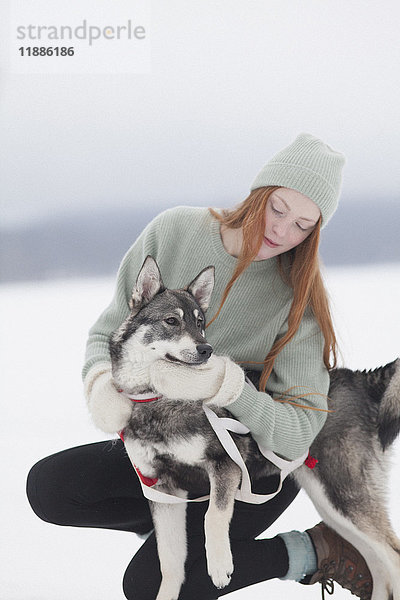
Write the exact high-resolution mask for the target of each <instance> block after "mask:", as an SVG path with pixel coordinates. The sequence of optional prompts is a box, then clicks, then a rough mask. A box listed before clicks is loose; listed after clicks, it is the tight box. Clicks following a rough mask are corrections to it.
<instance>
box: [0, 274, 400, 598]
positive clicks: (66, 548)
mask: <svg viewBox="0 0 400 600" xmlns="http://www.w3.org/2000/svg"><path fill="white" fill-rule="evenodd" d="M326 280H327V284H328V288H329V290H330V292H331V297H332V302H333V311H334V315H335V322H336V327H337V331H338V334H339V343H340V346H341V349H342V363H343V364H345V365H346V366H348V367H350V368H361V369H363V368H374V367H377V366H379V365H381V364H385V363H386V362H389V361H391V360H393V359H394V358H395V357H397V356H399V355H400V344H399V340H400V318H399V305H400V264H398V265H390V266H384V265H381V266H376V267H372V266H370V267H363V268H358V267H351V268H350V267H349V268H343V269H329V270H328V271H327V273H326ZM112 290H113V281H112V279H109V278H106V279H88V280H74V281H71V280H66V281H56V282H43V283H41V282H40V283H31V284H13V285H3V286H2V287H0V314H1V329H0V336H1V337H0V339H1V366H2V373H3V375H2V377H1V388H2V389H1V391H2V393H1V397H2V402H3V407H4V409H3V417H2V419H1V424H0V428H1V437H0V443H1V457H2V459H1V487H2V492H1V495H0V505H1V512H0V519H1V539H2V544H1V551H0V565H1V568H0V599H1V600H71V599H74V598H79V600H122V599H123V597H124V596H123V594H122V591H121V584H120V582H121V579H122V575H123V572H124V569H125V566H126V565H127V563H128V562H129V560H130V558H131V556H132V555H133V553H134V552H135V550H136V549H137V548H138V547H139V544H140V540H138V539H137V538H136V536H134V535H131V534H127V533H123V532H112V531H102V530H90V529H76V528H69V527H57V526H54V525H50V524H47V523H43V522H41V521H40V520H39V519H38V518H37V517H36V516H35V515H34V513H33V512H32V511H31V510H30V508H29V505H28V502H27V500H26V498H25V479H26V474H27V472H28V470H29V468H30V466H31V465H32V464H33V463H34V462H36V461H37V460H38V459H40V458H42V457H43V456H46V455H48V454H51V453H53V452H56V451H58V450H61V449H63V448H66V447H69V446H74V445H78V444H83V443H87V442H91V441H97V440H100V439H104V437H105V436H104V435H103V434H101V433H99V432H97V431H96V430H95V429H94V427H93V426H92V425H91V423H90V421H89V417H88V414H87V412H86V407H85V403H84V400H83V396H82V388H81V380H80V368H81V363H82V358H83V352H84V344H85V338H86V332H87V330H88V328H89V326H90V325H91V324H92V322H93V321H94V320H95V318H96V317H97V315H98V314H99V312H100V311H101V310H102V309H103V308H104V306H105V305H106V304H107V303H108V302H109V300H110V297H111V294H112ZM399 464H400V444H399V441H398V442H397V443H396V445H395V454H394V460H393V469H392V473H391V479H390V496H389V506H390V512H391V516H392V520H393V524H394V527H395V529H396V530H397V532H398V533H399V534H400V505H399V503H398V496H399V494H400V470H399V467H398V465H399ZM318 520H319V518H318V515H317V514H316V512H315V510H314V508H313V506H312V505H311V503H310V502H309V500H308V499H307V498H306V496H305V495H304V494H301V495H299V497H298V498H297V499H296V501H295V502H294V503H293V505H292V506H291V507H290V508H289V509H288V510H287V511H286V513H285V514H284V515H283V516H282V517H281V518H280V519H279V521H278V522H277V523H276V524H275V525H274V527H273V528H271V529H270V530H269V531H268V534H267V535H268V536H273V535H275V534H276V533H278V532H279V531H286V530H290V529H304V528H307V527H310V526H312V525H313V524H314V523H316V522H317V521H318ZM228 597H229V598H232V600H234V599H237V600H239V599H240V600H244V599H247V600H248V599H250V598H251V599H252V600H265V599H266V598H268V599H269V600H275V599H276V600H277V599H280V598H282V597H287V598H290V597H293V598H294V597H296V598H297V599H300V600H302V599H305V598H307V600H312V599H313V598H315V599H317V598H320V586H312V587H305V586H299V585H298V584H295V583H288V582H285V583H284V582H280V581H270V582H265V583H262V584H259V585H257V586H253V587H252V588H248V589H246V590H243V591H239V592H235V593H233V594H231V595H230V596H228ZM350 597H351V596H350V593H349V592H344V591H342V590H339V588H337V592H336V595H335V599H337V600H340V599H341V598H343V599H345V598H350Z"/></svg>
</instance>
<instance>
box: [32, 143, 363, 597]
mask: <svg viewBox="0 0 400 600" xmlns="http://www.w3.org/2000/svg"><path fill="white" fill-rule="evenodd" d="M343 164H344V157H343V156H342V155H341V154H340V153H338V152H335V151H334V150H332V148H330V147H329V146H327V145H326V144H324V143H323V142H322V141H321V140H319V139H317V138H315V137H314V136H312V135H309V134H301V135H299V136H298V137H297V138H296V140H295V141H294V142H293V143H292V144H291V145H290V146H288V147H287V148H285V149H283V150H282V151H281V152H279V153H278V154H277V155H276V156H275V157H273V158H272V159H271V160H270V161H269V162H268V163H267V165H266V166H265V167H264V168H263V169H262V170H261V172H260V173H259V175H258V176H257V178H256V180H255V181H254V183H253V185H252V187H251V193H250V195H249V197H248V198H247V199H246V200H245V201H244V202H243V203H242V204H241V205H239V206H238V207H237V208H235V209H233V210H229V211H217V210H211V209H210V210H209V209H205V208H191V207H177V208H173V209H171V210H167V211H165V212H163V213H161V214H160V215H158V217H156V218H155V219H154V220H153V221H152V222H151V223H150V224H149V225H148V226H147V227H146V228H145V230H144V231H143V232H142V234H141V235H140V236H139V238H138V239H137V241H136V242H135V243H134V245H133V246H132V248H131V249H130V250H129V251H128V253H127V254H126V256H125V258H124V259H123V261H122V264H121V267H120V270H119V274H118V281H117V287H116V292H115V295H114V298H113V300H112V302H111V304H110V305H109V306H108V308H107V309H106V310H105V311H104V312H103V313H102V315H101V316H100V317H99V319H98V320H97V322H96V323H95V325H94V326H93V327H92V329H91V330H90V334H89V340H88V344H87V354H86V362H85V366H84V369H83V376H84V382H85V394H86V397H87V400H88V405H89V409H90V411H91V413H92V417H93V420H94V422H95V423H96V424H97V425H98V426H99V427H100V428H101V429H103V430H104V431H107V432H117V431H119V430H121V429H123V428H124V426H125V425H126V423H127V421H128V419H129V415H130V409H131V403H130V400H128V399H126V398H124V397H123V396H122V395H121V394H119V393H118V392H117V391H116V389H115V387H114V386H113V381H112V376H111V370H110V357H109V351H108V340H109V336H110V334H111V332H112V331H114V330H115V329H116V328H117V327H118V326H119V325H120V324H121V323H122V321H123V320H124V319H125V318H126V316H127V315H128V313H129V307H128V301H129V299H130V296H131V292H132V289H133V287H134V284H135V280H136V276H137V274H138V272H139V269H140V267H141V265H142V263H143V260H144V259H145V257H146V256H147V255H148V254H150V255H151V256H153V257H154V258H155V259H156V261H157V262H158V264H159V266H160V270H161V273H162V277H163V281H164V284H165V285H166V287H169V288H180V287H183V286H185V285H187V284H188V283H189V282H190V281H191V280H192V279H193V277H194V276H195V275H196V274H197V273H199V272H200V271H201V270H202V269H203V268H204V267H206V266H208V265H214V266H215V288H214V291H213V294H212V299H211V304H210V306H209V308H208V313H207V314H208V320H209V324H208V329H207V339H208V341H209V343H210V344H211V345H212V347H213V349H214V352H215V354H217V355H218V354H221V355H228V356H230V358H231V359H232V360H233V361H235V362H237V363H240V364H241V365H242V366H243V367H244V368H246V367H247V368H252V369H259V370H260V371H262V376H261V380H260V391H256V390H254V389H252V388H251V387H250V386H249V385H248V384H247V383H242V384H241V387H240V389H238V390H236V391H235V395H234V397H232V398H231V399H230V400H229V401H228V402H227V403H226V406H227V407H228V409H229V410H230V411H231V412H232V414H233V415H234V416H235V417H236V418H237V419H239V420H240V421H241V422H242V423H244V424H245V425H247V426H248V427H249V429H250V431H251V432H252V435H253V437H254V438H255V439H256V440H257V441H259V442H260V443H262V445H263V446H264V447H268V448H270V449H272V450H273V451H274V452H276V453H277V454H280V455H282V456H283V457H285V458H287V459H295V458H297V457H299V456H301V455H302V454H303V453H304V452H305V451H306V450H307V449H308V448H309V446H310V445H311V443H312V441H313V439H314V437H315V436H316V435H317V433H318V432H319V430H320V429H321V428H322V426H323V425H324V422H325V419H326V412H325V410H326V408H327V397H326V395H327V393H328V386H329V373H328V371H329V369H330V368H332V366H334V364H335V361H336V354H335V346H336V340H335V335H334V331H333V326H332V321H331V317H330V312H329V307H328V301H327V297H326V293H325V290H324V286H323V283H322V280H321V275H320V271H319V263H318V244H319V235H320V230H321V229H322V228H323V227H324V226H325V225H326V224H327V222H328V221H329V219H330V217H331V216H332V214H333V213H334V211H335V209H336V206H337V201H338V196H339V190H340V182H341V171H342V167H343ZM331 359H332V364H331V362H330V361H331ZM174 368H176V369H177V373H178V371H179V370H180V369H183V370H184V369H185V368H187V367H184V366H182V365H174ZM201 377H208V380H207V382H206V384H207V386H208V389H210V392H211V393H210V395H212V394H216V393H217V392H218V391H219V390H220V388H221V387H222V386H224V385H225V382H224V377H223V374H222V375H221V374H220V373H215V377H213V376H211V377H210V371H209V370H208V371H201V370H198V371H196V373H193V372H191V382H192V385H193V386H196V385H197V384H199V385H200V384H201V385H202V386H203V385H204V383H205V382H204V381H200V380H198V381H196V378H201ZM158 391H161V392H162V390H158ZM278 397H279V398H280V399H281V400H282V397H283V398H284V399H286V400H287V402H279V401H277V399H278ZM293 397H294V398H296V397H301V402H299V401H298V400H297V402H296V401H294V402H293ZM291 400H292V403H291V402H290V401H291ZM299 405H300V406H299ZM315 409H318V410H315ZM321 409H322V410H321ZM275 485H276V484H275ZM273 489H275V488H274V482H272V481H268V480H266V481H265V482H263V492H264V493H268V491H273ZM297 493H298V489H297V488H296V486H295V484H294V483H293V482H292V481H291V480H286V482H285V484H284V487H283V489H282V491H281V492H280V493H279V494H278V495H277V496H276V497H275V498H274V499H273V500H271V501H270V502H267V503H265V504H261V505H252V504H245V503H242V502H236V505H235V510H234V515H233V519H232V524H231V529H230V535H231V543H232V553H233V559H234V564H235V570H234V573H233V576H232V580H231V583H230V584H229V586H228V587H226V588H225V589H223V590H217V589H216V588H215V587H214V586H213V584H212V582H211V580H210V578H209V576H208V574H207V567H206V564H205V554H204V537H203V535H204V534H203V517H204V512H205V509H206V506H204V504H205V503H199V504H196V503H194V504H190V505H189V507H188V559H187V563H186V582H185V584H184V586H183V588H182V591H181V594H180V600H197V599H198V600H212V599H215V598H218V597H220V596H224V595H226V594H229V593H230V592H232V591H234V590H237V589H240V588H243V587H246V586H249V585H251V584H253V583H257V582H260V581H264V580H268V579H272V578H276V577H277V578H281V579H292V580H295V581H299V582H301V583H303V584H312V583H316V582H320V583H322V585H323V586H324V587H325V588H327V589H328V586H330V587H333V582H334V581H335V582H338V583H339V584H340V585H342V586H343V587H345V588H346V589H349V590H351V591H352V593H353V594H355V595H356V596H358V597H359V598H362V600H368V599H369V598H370V597H371V591H372V580H371V575H370V573H369V570H368V567H367V565H366V563H365V561H364V560H363V558H362V557H361V556H360V555H359V553H358V552H357V551H356V550H355V549H354V548H353V547H352V546H351V545H350V544H349V543H347V542H346V541H345V540H343V539H342V538H340V537H339V536H338V535H337V534H336V533H334V532H333V531H332V530H330V529H329V528H328V527H327V526H326V525H325V524H324V523H320V524H319V525H316V526H315V527H314V528H313V529H310V530H308V531H307V532H297V531H292V532H289V533H283V534H280V535H279V536H276V537H275V538H272V539H262V540H255V538H256V537H257V536H258V535H260V534H261V533H262V532H263V531H265V530H266V529H267V528H268V527H269V526H270V525H271V524H272V523H273V522H274V521H275V520H276V519H277V517H278V516H279V515H280V514H281V513H282V512H283V511H284V510H285V509H286V508H287V506H288V505H289V504H290V503H291V502H292V501H293V500H294V498H295V497H296V495H297ZM28 497H29V500H30V502H31V505H32V507H33V510H34V511H35V512H36V514H37V515H38V516H39V517H41V518H42V519H44V520H45V521H48V522H51V523H57V524H60V525H75V526H78V527H102V528H108V529H118V530H123V531H130V532H135V533H137V534H146V533H148V532H151V530H152V522H151V516H150V512H149V508H148V504H147V501H146V500H145V499H144V497H143V495H142V492H141V488H140V484H139V482H138V480H137V476H136V474H135V472H134V470H133V469H132V467H131V464H130V462H129V459H128V458H127V456H126V453H125V452H124V447H123V444H122V442H120V441H118V442H115V443H110V442H100V443H97V444H89V445H86V446H82V447H78V448H72V449H69V450H65V451H63V452H60V453H58V454H56V455H54V456H50V457H48V458H45V459H43V460H42V461H40V462H39V463H38V464H37V465H35V466H34V467H33V468H32V470H31V472H30V474H29V477H28ZM159 583H160V572H159V564H158V558H157V549H156V543H155V538H154V533H150V534H149V535H148V537H147V539H146V541H145V543H144V544H143V545H142V547H141V548H140V550H139V551H138V553H137V554H136V556H134V558H133V559H132V561H131V563H130V565H129V566H128V568H127V571H126V574H125V578H124V592H125V595H126V597H127V598H128V599H133V598H135V600H154V598H155V597H156V595H157V591H158V587H159Z"/></svg>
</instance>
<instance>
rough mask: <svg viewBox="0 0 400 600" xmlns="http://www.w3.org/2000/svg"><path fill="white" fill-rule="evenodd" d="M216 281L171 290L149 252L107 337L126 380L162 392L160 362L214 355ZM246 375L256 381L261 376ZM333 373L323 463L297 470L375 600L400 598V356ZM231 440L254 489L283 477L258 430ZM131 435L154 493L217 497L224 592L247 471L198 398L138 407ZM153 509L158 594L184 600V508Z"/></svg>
mask: <svg viewBox="0 0 400 600" xmlns="http://www.w3.org/2000/svg"><path fill="white" fill-rule="evenodd" d="M213 285H214V268H213V267H207V268H206V269H204V270H203V271H201V273H200V274H199V275H198V276H197V277H196V278H195V279H194V280H193V281H192V282H191V284H189V285H188V286H187V288H185V289H181V290H168V289H165V287H164V285H163V283H162V279H161V275H160V272H159V269H158V266H157V264H156V262H155V261H154V259H153V258H151V257H147V258H146V260H145V261H144V263H143V266H142V268H141V270H140V273H139V275H138V278H137V282H136V286H135V289H134V290H133V294H132V300H131V313H130V315H129V316H128V318H127V319H126V320H125V322H124V323H123V324H122V325H121V327H120V328H119V329H118V330H117V331H116V332H115V333H114V335H113V336H112V338H111V340H110V352H111V360H112V371H113V378H114V381H115V383H116V385H117V386H118V387H121V388H122V389H123V390H124V391H125V392H127V393H130V394H133V393H142V392H148V391H154V390H152V389H151V386H150V383H149V375H148V373H149V367H150V366H151V364H153V363H154V361H156V360H159V359H161V360H167V361H172V362H182V363H184V364H186V365H199V364H202V363H204V362H205V361H207V360H208V359H209V357H210V355H211V352H212V348H211V346H210V345H209V344H207V341H206V338H205V315H204V313H205V311H206V310H207V307H208V304H209V300H210V296H211V293H212V289H213ZM248 376H249V377H250V379H252V381H253V383H255V384H257V383H258V377H259V373H256V372H249V373H248ZM330 376H331V383H330V389H329V398H330V403H329V408H330V409H331V410H332V412H330V413H329V415H328V418H327V421H326V424H325V426H324V427H323V429H322V430H321V432H320V433H319V435H318V436H317V438H316V439H315V440H314V442H313V444H312V446H311V449H310V452H311V454H312V456H315V457H317V458H318V461H319V462H318V465H317V467H316V468H315V469H313V470H310V469H309V468H307V467H306V466H301V467H300V468H299V469H297V471H295V472H294V473H293V474H292V476H293V477H294V478H295V479H296V481H297V482H298V484H299V485H300V486H301V487H303V488H304V489H305V491H306V492H307V494H308V495H309V497H310V499H311V500H312V502H313V503H314V505H315V507H316V509H317V510H318V512H319V513H320V515H321V517H322V518H323V519H324V521H325V522H326V523H327V524H328V525H329V526H330V527H332V528H333V529H335V530H336V531H337V532H338V533H339V534H340V535H341V536H342V537H344V538H345V539H347V540H348V541H349V542H350V543H351V544H353V545H354V546H355V547H356V548H357V549H358V550H359V552H360V553H361V554H362V555H363V556H364V558H365V560H366V561H367V563H368V566H369V568H370V571H371V574H372V577H373V593H372V600H400V540H399V538H398V537H397V536H396V535H395V533H394V531H393V529H392V526H391V524H390V520H389V516H388V511H387V506H386V494H387V482H388V457H389V454H390V446H391V445H392V443H393V441H394V440H395V438H396V437H397V435H398V433H399V431H400V359H397V360H396V361H393V362H392V363H389V364H387V365H386V366H384V367H380V368H378V369H375V370H373V371H369V372H365V371H363V372H360V371H350V370H349V369H344V368H341V369H335V370H333V371H331V373H330ZM210 407H211V408H212V409H213V410H214V411H215V412H216V413H217V414H218V416H229V417H232V415H231V414H230V413H229V412H228V410H226V409H221V408H218V407H215V406H213V405H212V403H211V402H210ZM232 435H233V437H234V439H235V442H236V444H237V446H238V448H239V450H240V452H241V454H242V456H243V459H244V460H245V462H246V466H247V468H248V471H249V473H250V476H251V480H252V482H253V484H255V485H256V484H257V480H260V478H262V477H265V476H266V475H269V474H274V473H276V472H277V470H276V467H274V466H273V465H272V464H271V463H269V462H268V461H267V460H266V459H265V458H264V457H263V456H262V455H261V454H260V452H259V450H258V447H257V445H256V443H255V442H254V440H253V439H252V437H251V436H250V435H237V434H232ZM124 436H125V445H126V450H127V453H128V455H129V457H130V459H131V461H132V463H134V464H135V465H136V466H137V467H138V468H139V469H140V471H141V473H143V475H145V476H147V477H152V478H158V482H157V483H156V485H155V486H154V487H155V488H157V489H159V490H161V491H163V492H166V493H169V494H174V495H176V496H181V497H184V498H193V497H198V496H203V495H205V494H210V500H209V507H208V510H207V513H206V516H205V523H204V528H205V539H206V556H207V565H208V572H209V575H210V577H211V579H212V581H213V583H214V584H215V585H216V586H217V587H219V588H222V587H225V586H226V585H227V584H228V583H229V581H230V577H231V574H232V572H233V562H232V555H231V550H230V544H229V523H230V520H231V517H232V513H233V506H234V495H235V492H236V490H237V488H238V487H239V485H240V481H241V472H240V469H239V467H238V466H237V465H236V464H235V463H234V462H233V461H232V460H231V458H230V457H229V456H228V455H227V454H226V452H225V450H224V449H223V447H222V446H221V444H220V442H219V440H218V439H217V437H216V435H215V433H214V431H213V430H212V428H211V426H210V424H209V422H208V420H207V418H206V416H205V414H204V411H203V409H202V401H201V400H200V401H191V402H184V401H176V400H170V399H168V398H165V397H163V398H162V399H161V400H159V401H157V402H150V403H132V417H131V420H130V423H129V425H128V426H127V427H126V429H125V430H124ZM150 508H151V511H152V516H153V521H154V527H155V532H156V538H157V548H158V554H159V559H160V566H161V573H162V582H161V586H160V590H159V593H158V595H157V600H176V599H177V598H178V596H179V592H180V589H181V586H182V583H183V581H184V578H185V570H184V567H185V560H186V522H185V520H186V503H182V504H161V503H156V502H150Z"/></svg>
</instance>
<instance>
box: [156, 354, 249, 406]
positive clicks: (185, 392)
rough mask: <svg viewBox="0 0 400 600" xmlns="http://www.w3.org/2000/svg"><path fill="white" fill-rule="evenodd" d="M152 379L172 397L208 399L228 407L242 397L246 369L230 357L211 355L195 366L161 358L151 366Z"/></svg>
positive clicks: (159, 391)
mask: <svg viewBox="0 0 400 600" xmlns="http://www.w3.org/2000/svg"><path fill="white" fill-rule="evenodd" d="M150 382H151V385H152V387H153V388H154V390H155V391H157V392H158V393H161V394H162V395H163V396H166V397H167V398H169V399H171V400H206V401H207V403H208V404H213V405H216V406H227V405H228V404H230V403H231V402H233V401H234V400H236V399H237V398H238V397H239V396H240V394H241V392H242V389H243V385H244V372H243V371H242V369H241V368H240V367H239V366H238V365H236V364H235V363H234V362H233V361H232V360H230V358H228V357H227V356H214V355H212V356H211V357H210V358H209V359H208V361H207V362H206V363H204V364H202V365H194V366H189V365H185V364H182V363H172V362H167V361H165V360H158V361H156V362H155V363H154V364H153V365H152V366H151V367H150Z"/></svg>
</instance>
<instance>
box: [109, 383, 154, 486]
mask: <svg viewBox="0 0 400 600" xmlns="http://www.w3.org/2000/svg"><path fill="white" fill-rule="evenodd" d="M118 391H119V392H123V390H118ZM128 397H129V398H130V400H132V402H138V403H142V402H154V400H159V399H160V398H162V396H154V397H152V398H134V397H133V396H128ZM118 435H119V437H120V438H121V440H122V441H123V442H125V440H124V430H122V431H119V432H118ZM133 466H134V467H135V471H136V473H137V474H138V477H139V479H140V480H141V481H142V482H143V483H144V485H147V486H148V487H152V486H153V485H155V484H156V483H157V481H158V478H157V477H146V476H145V475H143V473H141V472H140V470H139V468H138V467H137V466H136V465H133Z"/></svg>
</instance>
